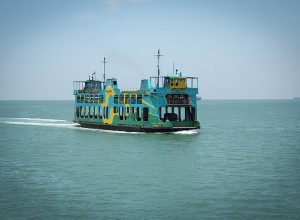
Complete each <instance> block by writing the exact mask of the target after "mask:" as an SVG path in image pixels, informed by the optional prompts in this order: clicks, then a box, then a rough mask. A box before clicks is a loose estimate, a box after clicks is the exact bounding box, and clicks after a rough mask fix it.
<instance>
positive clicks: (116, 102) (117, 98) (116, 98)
mask: <svg viewBox="0 0 300 220" xmlns="http://www.w3.org/2000/svg"><path fill="white" fill-rule="evenodd" d="M118 103H119V97H118V96H117V95H115V96H114V104H118Z"/></svg>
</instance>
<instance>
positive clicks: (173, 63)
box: [173, 62, 174, 74]
mask: <svg viewBox="0 0 300 220" xmlns="http://www.w3.org/2000/svg"><path fill="white" fill-rule="evenodd" d="M173 74H174V62H173Z"/></svg>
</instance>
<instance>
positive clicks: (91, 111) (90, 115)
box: [89, 107, 94, 118]
mask: <svg viewBox="0 0 300 220" xmlns="http://www.w3.org/2000/svg"><path fill="white" fill-rule="evenodd" d="M93 116H94V107H90V114H89V117H90V118H93Z"/></svg>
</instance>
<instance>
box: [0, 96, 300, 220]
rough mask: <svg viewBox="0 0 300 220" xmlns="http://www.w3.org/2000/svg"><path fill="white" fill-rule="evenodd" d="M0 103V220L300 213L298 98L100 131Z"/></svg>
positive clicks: (61, 115)
mask: <svg viewBox="0 0 300 220" xmlns="http://www.w3.org/2000/svg"><path fill="white" fill-rule="evenodd" d="M72 117H73V102H72V101H1V102H0V219H65V218H67V219H207V218H213V219H214V218H218V219H287V218H289V219H300V101H294V100H282V101H280V100H277V101H271V100H270V101H254V100H253V101H201V102H200V104H199V106H198V117H199V120H200V122H201V126H202V128H201V129H200V131H198V132H197V131H189V132H178V133H172V134H144V133H124V132H107V131H100V130H90V129H83V128H79V127H77V126H76V125H74V124H73V123H72Z"/></svg>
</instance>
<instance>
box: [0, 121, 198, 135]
mask: <svg viewBox="0 0 300 220" xmlns="http://www.w3.org/2000/svg"><path fill="white" fill-rule="evenodd" d="M0 123H3V124H10V125H25V126H26V125H29V126H44V127H57V128H69V129H79V130H90V131H96V132H106V133H117V134H146V133H144V132H127V131H113V130H104V129H94V128H83V127H81V126H80V125H79V124H77V123H73V122H71V121H67V120H62V119H47V118H0ZM198 133H199V131H198V130H187V131H175V132H168V134H179V135H191V134H198ZM152 134H165V133H160V132H159V133H152Z"/></svg>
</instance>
